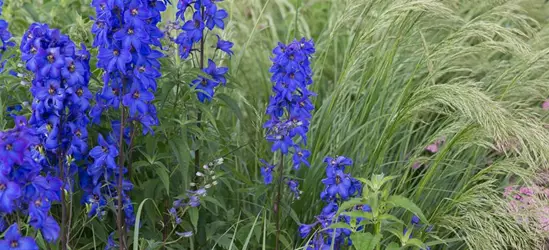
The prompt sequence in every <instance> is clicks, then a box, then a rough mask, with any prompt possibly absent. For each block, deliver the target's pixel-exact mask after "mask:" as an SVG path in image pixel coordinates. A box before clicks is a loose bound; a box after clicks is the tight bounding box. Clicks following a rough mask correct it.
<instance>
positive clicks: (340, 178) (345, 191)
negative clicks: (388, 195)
mask: <svg viewBox="0 0 549 250" xmlns="http://www.w3.org/2000/svg"><path fill="white" fill-rule="evenodd" d="M324 162H326V163H327V166H326V177H327V178H325V179H324V180H322V182H323V184H324V186H325V187H324V191H322V193H321V195H320V197H321V198H322V200H323V201H325V202H326V203H327V205H326V206H325V207H324V208H323V209H322V211H321V213H320V215H318V216H316V220H317V222H316V223H313V224H311V225H312V226H316V225H317V224H318V225H320V226H321V227H322V230H320V231H318V232H317V233H315V234H314V235H313V238H312V240H311V241H310V245H309V246H308V248H307V249H311V250H312V249H325V248H326V247H328V249H329V248H330V247H331V246H334V247H335V249H340V248H341V247H342V246H343V245H345V244H347V245H351V244H352V241H351V239H350V238H349V236H350V234H351V231H350V230H349V229H344V228H337V229H332V228H330V225H332V223H334V222H344V223H350V218H349V217H348V216H341V215H340V216H337V211H338V209H339V205H340V204H341V203H342V202H343V201H345V200H348V199H350V198H352V197H357V196H360V195H361V192H362V185H361V183H360V182H359V181H358V180H356V179H355V178H353V177H351V175H350V174H347V173H345V168H346V167H347V166H350V165H352V160H351V159H349V158H346V157H344V156H339V157H336V158H332V157H326V158H325V160H324ZM354 210H359V211H363V212H371V211H372V209H371V207H370V206H369V205H367V204H363V205H358V206H355V207H354ZM363 220H364V218H358V219H357V223H360V222H362V221H363ZM304 225H306V224H304ZM362 228H364V227H363V226H360V227H359V230H360V229H362ZM306 229H307V230H306ZM311 231H312V229H309V228H305V227H304V226H303V225H302V226H300V236H301V237H302V238H306V237H307V236H308V235H309V232H311Z"/></svg>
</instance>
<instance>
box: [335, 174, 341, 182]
mask: <svg viewBox="0 0 549 250" xmlns="http://www.w3.org/2000/svg"><path fill="white" fill-rule="evenodd" d="M339 183H341V177H339V175H337V176H336V184H339Z"/></svg>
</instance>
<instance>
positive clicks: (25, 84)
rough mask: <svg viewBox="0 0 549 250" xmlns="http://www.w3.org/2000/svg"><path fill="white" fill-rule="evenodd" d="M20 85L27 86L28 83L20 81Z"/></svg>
mask: <svg viewBox="0 0 549 250" xmlns="http://www.w3.org/2000/svg"><path fill="white" fill-rule="evenodd" d="M21 85H23V86H27V85H29V83H28V82H27V81H21Z"/></svg>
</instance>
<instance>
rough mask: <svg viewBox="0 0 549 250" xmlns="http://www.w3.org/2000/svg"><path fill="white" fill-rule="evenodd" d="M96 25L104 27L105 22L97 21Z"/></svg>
mask: <svg viewBox="0 0 549 250" xmlns="http://www.w3.org/2000/svg"><path fill="white" fill-rule="evenodd" d="M97 27H99V28H101V29H102V28H103V27H105V24H104V23H103V22H97Z"/></svg>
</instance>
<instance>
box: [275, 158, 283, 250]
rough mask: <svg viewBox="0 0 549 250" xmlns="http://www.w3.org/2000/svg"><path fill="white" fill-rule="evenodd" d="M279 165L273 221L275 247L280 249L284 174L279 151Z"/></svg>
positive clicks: (277, 249)
mask: <svg viewBox="0 0 549 250" xmlns="http://www.w3.org/2000/svg"><path fill="white" fill-rule="evenodd" d="M280 155H281V156H280V165H279V167H278V182H277V185H278V187H277V188H278V190H277V193H276V201H275V205H274V212H275V215H276V219H275V223H276V242H275V249H276V250H280V219H281V218H280V217H281V216H280V215H281V210H282V209H280V207H281V205H280V201H281V200H282V180H283V176H284V175H283V174H284V154H283V153H282V152H281V153H280Z"/></svg>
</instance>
